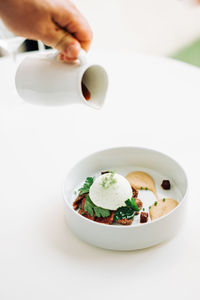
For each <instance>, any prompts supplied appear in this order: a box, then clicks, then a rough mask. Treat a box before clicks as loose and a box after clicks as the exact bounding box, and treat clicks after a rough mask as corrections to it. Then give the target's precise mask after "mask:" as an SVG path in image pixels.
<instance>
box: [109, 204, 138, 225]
mask: <svg viewBox="0 0 200 300" xmlns="http://www.w3.org/2000/svg"><path fill="white" fill-rule="evenodd" d="M134 214H135V211H134V210H133V208H131V207H130V206H122V207H119V208H118V209H117V210H116V212H115V214H114V218H113V221H114V222H115V221H117V220H121V219H127V220H130V219H132V218H133V217H134Z"/></svg>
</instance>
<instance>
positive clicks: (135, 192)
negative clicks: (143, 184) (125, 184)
mask: <svg viewBox="0 0 200 300" xmlns="http://www.w3.org/2000/svg"><path fill="white" fill-rule="evenodd" d="M132 191H133V198H137V196H138V191H137V190H136V189H134V188H133V187H132Z"/></svg>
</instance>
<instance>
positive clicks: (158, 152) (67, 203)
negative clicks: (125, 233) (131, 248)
mask: <svg viewBox="0 0 200 300" xmlns="http://www.w3.org/2000/svg"><path fill="white" fill-rule="evenodd" d="M122 149H137V150H146V151H150V152H154V153H156V154H158V155H163V156H165V157H166V158H167V159H170V160H171V161H173V162H174V163H175V164H176V165H177V166H178V167H179V168H180V169H181V171H182V172H183V175H184V176H185V179H186V191H185V194H184V196H183V198H182V199H181V201H180V202H179V204H178V205H177V206H176V207H175V208H174V209H173V210H171V211H170V212H169V213H167V214H166V215H164V216H162V217H160V218H157V219H155V220H151V222H147V223H139V224H135V225H134V226H125V225H117V226H116V225H113V224H104V223H99V222H95V221H93V220H90V219H88V218H85V217H83V216H82V215H80V214H79V213H78V212H77V211H75V210H74V209H73V207H72V205H70V203H69V201H68V200H67V196H66V194H65V183H66V180H67V178H68V176H69V174H70V173H71V171H72V170H73V169H74V168H75V166H77V165H78V164H80V163H81V162H82V161H84V160H85V159H88V158H89V157H90V156H93V155H97V154H100V153H102V152H106V151H109V150H122ZM62 194H63V198H64V203H65V204H66V205H67V206H68V207H69V209H70V210H71V212H72V213H73V214H75V215H77V216H78V217H80V218H81V219H82V220H83V221H85V222H89V224H93V226H101V227H106V228H117V229H118V230H119V229H120V230H121V229H122V228H123V230H127V229H128V228H129V230H130V229H132V230H134V228H138V227H141V226H143V227H144V226H148V225H149V226H150V224H154V223H158V222H160V221H161V220H163V219H165V218H167V217H168V216H169V215H171V214H173V213H175V211H176V210H177V209H179V208H180V207H181V206H182V205H183V203H184V202H185V200H186V199H187V198H188V194H189V182H188V177H187V175H186V172H185V170H184V168H183V167H182V166H181V165H180V164H179V162H177V161H176V160H175V159H174V158H172V157H171V156H169V155H167V154H165V153H163V152H161V151H158V150H154V149H151V148H147V147H137V146H119V147H108V148H104V149H102V150H98V151H95V152H92V153H90V154H88V155H87V156H84V157H83V158H81V159H79V160H78V162H76V163H75V164H74V165H73V167H71V168H70V169H69V170H68V172H67V175H66V176H65V180H64V182H63V186H62ZM117 229H114V230H117Z"/></svg>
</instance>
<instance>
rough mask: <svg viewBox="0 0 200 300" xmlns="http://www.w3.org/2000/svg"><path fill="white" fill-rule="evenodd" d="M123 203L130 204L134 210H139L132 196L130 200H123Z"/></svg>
mask: <svg viewBox="0 0 200 300" xmlns="http://www.w3.org/2000/svg"><path fill="white" fill-rule="evenodd" d="M125 203H126V205H127V206H130V207H131V208H133V209H134V211H139V208H138V206H137V204H136V200H135V198H133V197H132V198H131V200H130V199H128V200H126V201H125Z"/></svg>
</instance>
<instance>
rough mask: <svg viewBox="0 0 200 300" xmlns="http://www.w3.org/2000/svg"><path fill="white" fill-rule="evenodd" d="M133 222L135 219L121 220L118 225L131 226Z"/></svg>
mask: <svg viewBox="0 0 200 300" xmlns="http://www.w3.org/2000/svg"><path fill="white" fill-rule="evenodd" d="M132 222H133V219H130V220H128V219H121V220H117V221H116V223H119V224H121V225H131V224H132Z"/></svg>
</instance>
